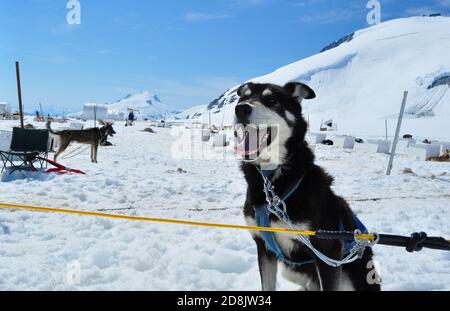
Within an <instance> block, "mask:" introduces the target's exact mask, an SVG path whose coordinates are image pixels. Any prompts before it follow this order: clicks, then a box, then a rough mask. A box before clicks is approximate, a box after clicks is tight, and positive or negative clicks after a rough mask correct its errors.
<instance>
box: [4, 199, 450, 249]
mask: <svg viewBox="0 0 450 311" xmlns="http://www.w3.org/2000/svg"><path fill="white" fill-rule="evenodd" d="M0 207H2V208H5V209H11V210H28V211H34V212H48V213H58V214H71V215H79V216H91V217H101V218H110V219H122V220H130V221H143V222H153V223H167V224H174V225H185V226H193V227H207V228H218V229H236V230H247V231H263V232H274V233H287V234H297V235H303V236H310V237H316V238H318V239H333V240H342V241H354V240H355V239H356V240H369V241H372V242H376V244H380V245H388V246H397V247H406V249H407V250H408V251H410V252H414V251H420V250H422V249H423V248H429V249H435V250H444V251H450V241H449V240H446V239H444V238H442V237H428V236H427V235H426V234H425V233H423V232H421V233H414V234H413V235H412V236H410V237H406V236H398V235H387V234H375V233H368V234H362V233H355V232H346V231H323V230H318V231H309V230H302V231H299V230H290V229H284V228H271V227H269V228H266V227H257V226H241V225H230V224H218V223H207V222H197V221H187V220H176V219H165V218H153V217H142V216H131V215H119V214H108V213H101V212H89V211H80V210H73V209H62V208H52V207H44V206H32V205H20V204H10V203H0Z"/></svg>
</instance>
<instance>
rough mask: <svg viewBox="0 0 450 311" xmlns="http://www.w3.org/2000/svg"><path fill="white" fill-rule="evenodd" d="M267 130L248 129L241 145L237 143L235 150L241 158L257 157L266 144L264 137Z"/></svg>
mask: <svg viewBox="0 0 450 311" xmlns="http://www.w3.org/2000/svg"><path fill="white" fill-rule="evenodd" d="M266 132H267V130H266V129H265V130H261V129H258V128H257V127H255V128H253V127H249V128H247V131H246V133H245V134H244V135H245V138H244V139H242V141H241V142H240V143H237V144H236V146H235V148H234V150H235V152H236V153H237V154H239V155H241V156H253V155H256V154H257V153H258V151H259V149H260V147H261V146H262V145H263V143H264V137H265V135H264V134H266Z"/></svg>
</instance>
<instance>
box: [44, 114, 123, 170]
mask: <svg viewBox="0 0 450 311" xmlns="http://www.w3.org/2000/svg"><path fill="white" fill-rule="evenodd" d="M101 124H103V127H102V128H92V129H86V130H65V131H60V132H55V131H53V130H52V129H51V126H50V122H47V129H48V130H49V131H50V133H51V134H52V135H56V136H59V139H60V143H59V149H58V151H57V152H56V153H55V156H54V161H55V162H56V160H57V159H58V156H59V155H60V154H61V153H63V152H64V151H65V150H66V149H67V147H69V145H70V143H71V142H77V143H81V144H89V145H91V161H92V163H97V150H98V146H99V144H100V142H101V141H102V140H105V139H106V138H107V137H108V136H111V137H113V136H114V134H116V132H115V131H114V129H113V126H112V124H111V123H104V122H101Z"/></svg>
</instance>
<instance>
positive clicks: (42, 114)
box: [38, 103, 45, 122]
mask: <svg viewBox="0 0 450 311" xmlns="http://www.w3.org/2000/svg"><path fill="white" fill-rule="evenodd" d="M39 108H40V109H41V118H42V120H43V121H45V119H44V113H43V111H42V105H41V103H39ZM39 121H40V120H38V122H39Z"/></svg>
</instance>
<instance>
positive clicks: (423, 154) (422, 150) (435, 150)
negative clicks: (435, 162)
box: [408, 144, 441, 161]
mask: <svg viewBox="0 0 450 311" xmlns="http://www.w3.org/2000/svg"><path fill="white" fill-rule="evenodd" d="M440 153H441V145H431V144H430V145H429V144H414V145H411V146H410V147H409V149H408V155H409V156H411V157H413V158H414V159H415V160H418V161H428V160H430V159H431V158H436V157H439V156H440Z"/></svg>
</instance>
